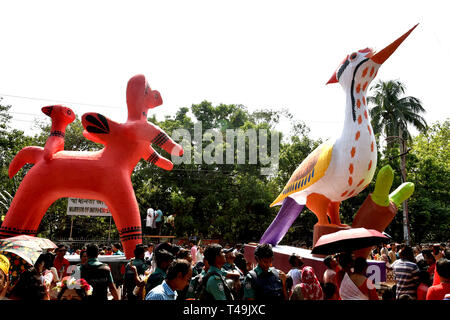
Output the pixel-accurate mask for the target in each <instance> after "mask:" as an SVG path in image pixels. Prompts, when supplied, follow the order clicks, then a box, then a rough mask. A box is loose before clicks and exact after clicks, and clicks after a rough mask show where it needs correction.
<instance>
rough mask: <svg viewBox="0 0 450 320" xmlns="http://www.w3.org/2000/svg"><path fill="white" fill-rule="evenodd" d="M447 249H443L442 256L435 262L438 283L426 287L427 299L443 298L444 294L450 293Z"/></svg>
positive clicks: (449, 260)
mask: <svg viewBox="0 0 450 320" xmlns="http://www.w3.org/2000/svg"><path fill="white" fill-rule="evenodd" d="M448 250H449V249H446V250H445V253H444V257H443V258H441V259H439V260H438V262H436V272H437V275H438V276H439V279H440V282H441V283H440V284H437V285H433V286H431V287H429V288H428V292H427V300H444V297H445V295H447V294H450V259H448V256H449V253H450V252H448Z"/></svg>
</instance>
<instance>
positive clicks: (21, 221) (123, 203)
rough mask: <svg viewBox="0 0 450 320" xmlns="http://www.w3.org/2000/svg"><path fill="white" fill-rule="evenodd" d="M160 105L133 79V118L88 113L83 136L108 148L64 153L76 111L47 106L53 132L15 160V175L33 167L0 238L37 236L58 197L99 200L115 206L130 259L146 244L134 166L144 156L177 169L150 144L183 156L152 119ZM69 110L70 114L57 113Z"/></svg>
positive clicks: (129, 100) (155, 94) (129, 92)
mask: <svg viewBox="0 0 450 320" xmlns="http://www.w3.org/2000/svg"><path fill="white" fill-rule="evenodd" d="M161 104H162V98H161V95H160V94H159V92H158V91H156V90H151V89H150V86H149V85H148V83H147V81H146V79H145V77H144V76H143V75H137V76H134V77H133V78H131V79H130V80H129V82H128V86H127V106H128V119H127V121H126V122H125V123H122V124H119V123H116V122H114V121H112V120H110V119H108V118H106V117H104V116H103V115H101V114H98V113H86V114H84V115H83V117H82V124H83V127H84V129H85V130H84V132H83V135H84V136H85V137H86V138H87V139H89V140H92V141H94V142H97V143H101V144H103V145H104V146H105V147H104V148H103V149H102V150H99V151H93V152H88V151H84V152H78V151H64V150H63V148H64V130H65V127H66V126H67V125H68V124H69V123H70V122H72V121H73V119H74V116H73V112H72V113H71V110H70V109H68V108H65V107H62V106H53V108H51V107H46V108H43V112H44V113H46V114H47V115H50V116H51V114H53V115H54V117H52V116H51V117H52V121H53V122H52V134H51V136H50V138H49V139H48V141H47V143H46V145H45V148H41V147H36V146H32V147H26V148H23V149H22V150H21V151H20V152H19V153H18V154H17V155H16V157H15V158H14V159H13V161H12V162H11V164H10V167H9V176H10V178H11V177H12V176H14V174H16V173H17V171H18V170H20V168H21V167H22V166H23V165H24V164H25V163H32V164H34V166H33V167H32V168H31V169H30V170H29V171H28V173H27V174H26V176H25V178H24V179H23V181H22V183H21V184H20V186H19V188H18V190H17V193H16V195H15V197H14V199H13V201H12V203H11V206H10V208H9V211H8V213H7V215H6V218H5V220H4V222H3V224H2V227H1V228H0V237H10V236H15V235H18V234H28V235H36V233H37V229H38V227H39V224H40V222H41V220H42V218H43V216H44V214H45V212H46V211H47V209H48V208H49V206H50V205H51V204H52V203H53V202H54V201H56V200H57V199H59V198H62V197H76V198H84V199H96V200H101V201H103V202H104V203H105V204H106V205H107V206H108V208H109V209H110V211H111V213H112V216H113V218H114V221H115V223H116V226H117V228H118V230H119V234H120V239H121V241H122V244H123V247H124V251H125V255H126V256H127V258H131V257H132V256H133V250H134V248H135V246H136V244H138V243H141V242H142V228H141V219H140V214H139V208H138V204H137V201H136V196H135V194H134V190H133V186H132V184H131V174H132V172H133V169H134V167H135V166H136V165H137V163H138V162H139V160H140V159H146V160H147V161H149V162H151V163H153V164H155V165H157V166H159V167H160V168H163V169H165V170H171V169H172V168H173V164H172V163H171V162H170V161H169V160H167V159H165V158H163V157H162V156H160V155H159V154H158V153H157V152H156V151H154V150H153V148H152V147H151V144H156V145H158V146H159V147H161V148H162V149H164V150H165V151H167V152H168V153H170V154H172V155H176V156H181V155H182V154H183V148H182V147H181V146H180V145H178V144H177V143H175V142H174V141H173V140H172V139H171V138H170V137H169V136H168V135H167V134H166V133H165V132H164V131H162V130H161V129H160V128H159V127H157V126H155V125H153V124H152V123H149V122H148V121H147V111H148V109H150V108H154V107H157V106H159V105H161ZM64 108H65V109H64ZM64 111H65V112H66V114H65V116H59V117H57V116H56V115H57V114H64ZM70 114H72V116H71V115H70ZM71 117H73V118H71ZM70 119H72V120H70ZM61 142H62V144H61Z"/></svg>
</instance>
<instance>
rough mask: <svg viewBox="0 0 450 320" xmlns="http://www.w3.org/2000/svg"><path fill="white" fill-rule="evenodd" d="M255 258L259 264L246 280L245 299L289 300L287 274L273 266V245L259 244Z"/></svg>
mask: <svg viewBox="0 0 450 320" xmlns="http://www.w3.org/2000/svg"><path fill="white" fill-rule="evenodd" d="M255 260H256V262H257V263H258V265H257V266H256V267H255V268H254V269H253V270H251V271H250V272H249V273H248V274H247V276H246V277H245V280H244V299H246V300H287V299H288V295H287V291H286V274H285V273H284V272H283V271H281V270H277V269H275V268H273V267H272V261H273V250H272V246H271V245H270V244H268V243H263V244H259V245H258V246H257V247H256V249H255Z"/></svg>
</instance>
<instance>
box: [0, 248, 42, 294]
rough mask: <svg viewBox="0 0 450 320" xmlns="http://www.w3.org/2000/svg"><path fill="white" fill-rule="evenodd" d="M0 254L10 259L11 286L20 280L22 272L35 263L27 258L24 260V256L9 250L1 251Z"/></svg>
mask: <svg viewBox="0 0 450 320" xmlns="http://www.w3.org/2000/svg"><path fill="white" fill-rule="evenodd" d="M0 254H2V255H4V256H5V257H7V258H8V259H9V263H10V266H9V275H10V286H11V287H12V286H14V285H15V284H16V282H17V280H19V276H20V274H21V273H22V272H23V271H24V270H25V269H28V268H30V267H32V266H33V265H31V264H30V263H28V262H27V261H26V260H24V259H23V258H22V257H20V256H18V255H17V254H15V253H12V252H9V251H0ZM36 259H37V258H36Z"/></svg>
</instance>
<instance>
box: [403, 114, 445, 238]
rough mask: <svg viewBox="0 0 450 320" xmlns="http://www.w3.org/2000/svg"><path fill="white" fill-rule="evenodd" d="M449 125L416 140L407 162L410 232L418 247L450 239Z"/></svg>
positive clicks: (423, 134)
mask: <svg viewBox="0 0 450 320" xmlns="http://www.w3.org/2000/svg"><path fill="white" fill-rule="evenodd" d="M449 129H450V121H449V120H448V119H447V120H446V121H444V122H442V123H440V122H437V123H435V124H433V125H432V126H431V127H430V128H429V130H427V131H426V132H424V133H421V134H419V135H418V136H417V137H415V138H414V139H413V145H412V152H411V156H410V157H409V159H408V167H409V168H410V170H409V180H410V181H412V182H414V184H415V191H414V195H413V197H412V198H411V201H410V206H411V229H412V232H411V234H412V237H413V240H414V241H415V242H416V243H420V242H442V241H447V240H448V239H450V206H449V199H450V191H449V188H448V186H449V185H450V156H449V154H450V142H449V141H450V130H449Z"/></svg>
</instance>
